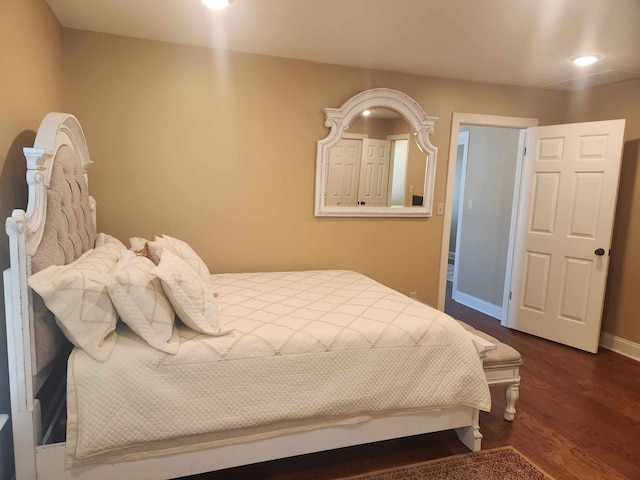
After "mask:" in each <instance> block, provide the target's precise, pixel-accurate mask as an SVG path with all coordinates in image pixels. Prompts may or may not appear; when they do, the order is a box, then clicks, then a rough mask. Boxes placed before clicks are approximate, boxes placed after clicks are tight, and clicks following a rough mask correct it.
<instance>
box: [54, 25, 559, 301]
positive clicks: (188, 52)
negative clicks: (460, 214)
mask: <svg viewBox="0 0 640 480" xmlns="http://www.w3.org/2000/svg"><path fill="white" fill-rule="evenodd" d="M65 61H66V75H67V92H68V98H69V107H70V110H71V111H72V112H74V113H75V114H76V115H77V116H78V117H79V118H80V121H81V122H82V124H83V126H84V128H85V133H86V136H87V140H88V143H89V149H90V151H91V152H92V158H93V159H94V160H95V162H96V163H95V165H93V166H92V167H91V171H90V173H91V180H90V187H91V189H92V192H93V193H94V194H95V196H96V198H97V201H98V224H99V225H98V226H99V228H100V229H101V230H105V231H109V232H111V233H113V234H115V235H116V236H118V237H120V238H122V239H126V238H127V237H129V236H131V235H145V236H149V235H153V234H155V233H163V232H166V233H168V234H173V235H176V236H179V237H181V238H184V239H185V240H187V241H189V242H190V243H192V244H193V246H194V247H195V248H196V250H197V251H199V252H201V254H202V256H203V258H204V260H205V261H206V263H207V264H208V265H209V267H210V269H211V270H212V271H213V272H238V271H257V270H267V271H268V270H289V269H313V268H341V269H353V270H357V271H359V272H362V273H364V274H366V275H370V276H371V277H373V278H375V279H376V280H378V281H380V282H382V283H385V284H387V285H389V286H391V287H393V288H396V289H398V290H400V291H401V292H407V293H408V292H409V291H417V292H418V297H419V298H420V299H421V300H423V301H425V302H428V303H430V304H432V305H435V304H436V300H437V289H438V269H439V261H440V242H441V235H442V217H432V218H429V219H426V218H418V219H380V218H378V219H371V218H359V219H350V218H316V217H314V215H313V204H314V201H313V199H314V178H315V149H316V141H317V140H318V139H321V138H324V137H325V136H326V134H327V129H326V127H324V112H323V108H325V107H338V106H340V105H342V103H343V102H344V101H345V100H347V99H348V98H350V97H351V96H353V95H354V94H356V93H358V92H360V91H362V90H365V89H367V88H373V87H389V88H395V89H398V90H401V91H403V92H405V93H407V94H408V95H410V96H411V97H413V98H414V99H415V100H416V101H417V102H418V103H419V104H420V105H421V106H422V108H423V109H424V110H425V112H426V113H427V114H428V115H433V116H438V117H440V120H439V121H438V122H437V123H436V129H435V133H434V134H433V135H432V142H433V143H434V144H435V145H436V146H437V147H439V149H440V150H439V164H438V168H437V175H436V189H435V201H436V202H437V201H443V200H444V196H445V182H446V170H447V168H446V164H447V158H448V151H447V150H448V143H449V135H450V123H451V115H452V113H453V112H476V113H486V114H494V115H513V116H524V117H537V118H540V123H541V124H542V125H544V124H549V123H556V122H560V121H562V120H563V119H564V114H565V110H566V105H567V94H565V93H559V92H551V91H545V90H536V89H526V88H515V87H505V86H497V85H488V84H478V83H468V82H458V81H448V80H439V79H433V78H427V77H421V76H415V75H404V74H396V73H387V72H378V71H370V70H363V69H358V68H348V67H342V66H335V65H327V64H318V63H310V62H302V61H295V60H286V59H280V58H273V57H266V56H257V55H250V54H239V53H229V52H226V53H225V52H216V51H211V50H208V49H203V48H197V47H189V46H179V45H172V44H167V43H160V42H152V41H145V40H136V39H131V38H125V37H118V36H111V35H105V34H98V33H89V32H84V31H77V30H65Z"/></svg>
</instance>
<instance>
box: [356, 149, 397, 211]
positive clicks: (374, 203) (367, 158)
mask: <svg viewBox="0 0 640 480" xmlns="http://www.w3.org/2000/svg"><path fill="white" fill-rule="evenodd" d="M390 164H391V141H390V140H374V139H366V140H363V141H362V164H361V165H360V186H359V189H358V204H359V205H363V206H367V207H386V206H387V202H388V195H387V192H388V190H389V168H390Z"/></svg>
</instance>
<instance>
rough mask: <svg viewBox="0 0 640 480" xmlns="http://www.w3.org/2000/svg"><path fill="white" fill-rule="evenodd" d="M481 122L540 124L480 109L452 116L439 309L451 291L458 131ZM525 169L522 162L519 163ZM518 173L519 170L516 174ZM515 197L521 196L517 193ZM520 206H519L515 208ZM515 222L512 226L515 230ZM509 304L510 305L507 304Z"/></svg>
mask: <svg viewBox="0 0 640 480" xmlns="http://www.w3.org/2000/svg"><path fill="white" fill-rule="evenodd" d="M461 124H465V125H477V126H484V127H505V128H519V129H522V130H524V129H527V128H530V127H537V126H538V119H537V118H526V117H507V116H498V115H482V114H476V113H460V112H454V113H453V115H452V117H451V136H450V139H449V163H448V168H447V188H446V198H445V204H444V205H445V209H444V218H443V226H442V241H441V249H440V281H439V284H438V305H437V306H438V310H441V311H443V312H444V307H445V298H446V292H447V264H448V259H449V240H450V237H451V216H452V211H453V194H454V192H453V190H454V186H455V175H456V155H457V151H458V134H459V132H460V125H461ZM518 168H520V169H521V165H520V166H519V167H518ZM517 174H518V173H517V172H516V175H517ZM514 193H515V192H514ZM514 199H517V197H516V195H515V194H514ZM514 205H517V202H516V201H515V200H514ZM515 210H517V209H515ZM514 215H517V212H516V211H512V220H513V219H514V218H515V217H514ZM513 223H514V222H512V230H513ZM509 250H510V252H509V255H510V256H511V257H513V250H512V247H510V249H509ZM511 263H512V262H511V258H508V260H507V265H508V266H509V265H511ZM507 273H510V267H508V268H507ZM507 280H509V279H508V278H507V277H505V292H507V291H508V289H509V288H510V286H511V285H510V284H511V282H510V280H509V282H507ZM507 307H508V306H507ZM508 310H509V309H508V308H504V306H503V311H504V312H508ZM506 317H507V314H506V313H505V314H504V315H503V318H502V319H501V320H500V323H501V324H502V325H506Z"/></svg>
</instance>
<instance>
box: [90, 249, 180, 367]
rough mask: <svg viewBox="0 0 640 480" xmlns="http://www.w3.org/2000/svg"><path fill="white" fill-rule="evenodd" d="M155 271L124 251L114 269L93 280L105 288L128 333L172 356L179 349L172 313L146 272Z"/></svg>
mask: <svg viewBox="0 0 640 480" xmlns="http://www.w3.org/2000/svg"><path fill="white" fill-rule="evenodd" d="M154 268H155V265H154V263H153V262H152V261H151V260H149V259H148V258H146V257H142V256H137V255H135V254H134V253H133V252H130V251H128V250H124V251H123V252H122V253H121V254H120V260H119V261H118V263H117V265H116V267H115V269H114V270H113V271H112V272H111V273H110V274H108V275H102V276H100V277H99V278H96V281H98V282H100V283H102V284H103V285H105V286H106V287H107V289H108V290H109V296H110V297H111V301H112V302H113V305H114V306H115V308H116V311H117V312H118V315H119V316H120V319H121V320H122V321H123V322H124V323H126V324H127V325H128V326H129V328H131V330H133V331H134V332H135V333H136V334H137V335H138V336H140V337H141V338H142V339H143V340H145V341H146V342H147V343H148V344H149V345H151V346H152V347H154V348H157V349H158V350H160V351H163V352H166V353H169V354H172V355H173V354H175V353H177V351H178V347H179V346H180V344H179V343H178V342H177V334H176V332H174V326H173V322H174V319H175V312H174V311H173V308H171V304H170V303H169V300H167V297H165V295H164V292H163V291H162V284H161V282H160V279H158V278H156V277H154V276H153V275H151V274H150V273H149V272H150V271H151V270H152V269H154Z"/></svg>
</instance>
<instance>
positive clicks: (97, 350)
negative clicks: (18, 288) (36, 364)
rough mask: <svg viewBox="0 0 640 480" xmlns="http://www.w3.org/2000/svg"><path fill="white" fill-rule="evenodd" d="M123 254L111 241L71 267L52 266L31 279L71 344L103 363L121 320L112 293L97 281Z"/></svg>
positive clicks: (90, 251)
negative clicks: (118, 321) (117, 323)
mask: <svg viewBox="0 0 640 480" xmlns="http://www.w3.org/2000/svg"><path fill="white" fill-rule="evenodd" d="M120 245H122V244H120ZM123 247H124V246H123ZM120 251H121V248H120V247H119V246H118V245H117V243H115V242H109V243H108V244H103V245H102V246H100V247H97V248H95V249H92V250H89V251H87V252H85V253H84V254H83V255H82V256H81V257H80V258H78V259H77V260H76V261H74V262H73V263H70V264H69V265H62V266H56V265H52V266H50V267H47V268H45V269H44V270H41V271H39V272H38V273H36V274H34V275H32V276H31V277H29V280H28V283H29V286H30V287H31V288H32V289H33V290H34V291H35V292H36V293H38V295H40V296H41V297H42V299H43V300H44V303H45V305H46V306H47V308H48V309H49V310H51V312H52V313H53V314H54V315H55V317H56V322H57V324H58V326H59V327H60V328H61V329H62V331H63V333H64V334H65V336H66V337H67V338H68V339H69V341H70V342H71V343H73V344H74V345H75V346H77V347H80V348H82V349H83V350H84V351H85V352H86V353H87V354H88V355H89V356H91V357H92V358H94V359H95V360H98V361H101V362H104V361H106V360H107V359H108V358H109V355H111V351H112V350H113V347H114V346H115V342H116V334H115V333H112V332H114V330H115V328H116V322H117V319H118V317H117V315H116V311H115V309H114V308H113V304H112V303H111V300H110V298H109V292H108V291H107V289H106V287H105V286H104V285H102V284H101V283H98V282H96V281H95V278H96V276H99V275H100V274H105V273H109V272H110V271H111V270H112V269H113V267H114V266H115V265H116V262H117V260H118V257H119V252H120Z"/></svg>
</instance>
